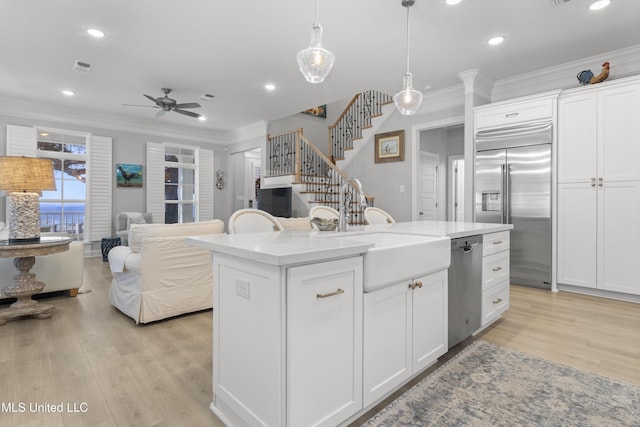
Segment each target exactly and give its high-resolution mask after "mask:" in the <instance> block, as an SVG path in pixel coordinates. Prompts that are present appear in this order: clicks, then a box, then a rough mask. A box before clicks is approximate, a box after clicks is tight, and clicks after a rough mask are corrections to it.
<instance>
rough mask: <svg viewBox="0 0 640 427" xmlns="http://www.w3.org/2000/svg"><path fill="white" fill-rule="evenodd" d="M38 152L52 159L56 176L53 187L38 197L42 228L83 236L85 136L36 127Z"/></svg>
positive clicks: (85, 162) (85, 196)
mask: <svg viewBox="0 0 640 427" xmlns="http://www.w3.org/2000/svg"><path fill="white" fill-rule="evenodd" d="M37 140H38V141H37V156H38V157H41V158H47V159H51V161H52V162H53V169H54V175H55V180H56V190H55V191H43V192H42V196H41V197H40V224H41V228H42V230H43V231H55V232H66V233H69V234H70V235H71V236H72V238H73V239H74V240H83V239H84V228H85V208H86V203H87V143H86V140H87V138H86V136H84V135H82V136H81V135H72V134H64V133H55V132H48V131H43V130H39V131H38V135H37Z"/></svg>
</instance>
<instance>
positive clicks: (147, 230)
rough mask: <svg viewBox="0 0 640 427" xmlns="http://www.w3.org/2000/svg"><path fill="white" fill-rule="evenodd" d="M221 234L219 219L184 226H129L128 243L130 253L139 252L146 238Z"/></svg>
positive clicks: (222, 230)
mask: <svg viewBox="0 0 640 427" xmlns="http://www.w3.org/2000/svg"><path fill="white" fill-rule="evenodd" d="M222 232H224V222H222V221H220V220H219V219H213V220H211V221H201V222H190V223H185V224H131V227H130V228H129V238H128V242H129V247H130V248H131V251H132V252H140V248H141V246H142V241H143V240H144V239H146V238H148V237H178V236H185V237H186V236H197V235H202V234H219V233H222Z"/></svg>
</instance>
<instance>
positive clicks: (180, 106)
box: [176, 102, 200, 108]
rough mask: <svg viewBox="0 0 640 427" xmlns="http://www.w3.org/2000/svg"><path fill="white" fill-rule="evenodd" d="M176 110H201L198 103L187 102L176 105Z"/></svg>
mask: <svg viewBox="0 0 640 427" xmlns="http://www.w3.org/2000/svg"><path fill="white" fill-rule="evenodd" d="M176 108H200V104H198V103H197V102H186V103H184V104H176Z"/></svg>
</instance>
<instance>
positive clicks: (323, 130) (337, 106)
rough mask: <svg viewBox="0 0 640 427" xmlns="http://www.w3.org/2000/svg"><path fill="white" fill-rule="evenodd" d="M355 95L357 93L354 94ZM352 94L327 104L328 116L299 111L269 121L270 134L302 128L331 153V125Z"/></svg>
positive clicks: (313, 140) (321, 148) (316, 143)
mask: <svg viewBox="0 0 640 427" xmlns="http://www.w3.org/2000/svg"><path fill="white" fill-rule="evenodd" d="M353 95H355V94H353ZM353 95H350V96H349V97H348V98H344V99H341V100H338V101H336V102H333V103H331V104H327V109H326V111H327V118H326V119H323V118H320V117H314V116H310V115H309V114H303V113H298V114H294V115H292V116H289V117H284V118H282V119H279V120H274V121H272V122H271V123H269V127H268V131H269V134H270V135H278V134H281V133H283V132H286V131H290V130H294V129H298V128H302V133H303V134H304V136H305V138H307V139H308V140H309V141H311V142H312V143H313V145H315V146H316V147H317V148H318V149H319V150H320V151H321V152H322V153H323V154H325V155H328V153H329V126H330V125H332V124H334V123H335V121H336V120H337V119H338V116H339V115H340V114H342V111H343V110H344V108H345V107H346V106H347V104H348V103H349V102H350V101H351V99H352V98H353Z"/></svg>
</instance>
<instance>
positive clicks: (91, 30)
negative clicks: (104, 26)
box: [87, 28, 104, 39]
mask: <svg viewBox="0 0 640 427" xmlns="http://www.w3.org/2000/svg"><path fill="white" fill-rule="evenodd" d="M87 33H89V35H90V36H93V37H95V38H97V39H99V38H102V37H104V33H103V32H102V31H100V30H97V29H95V28H89V29H88V30H87Z"/></svg>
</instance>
